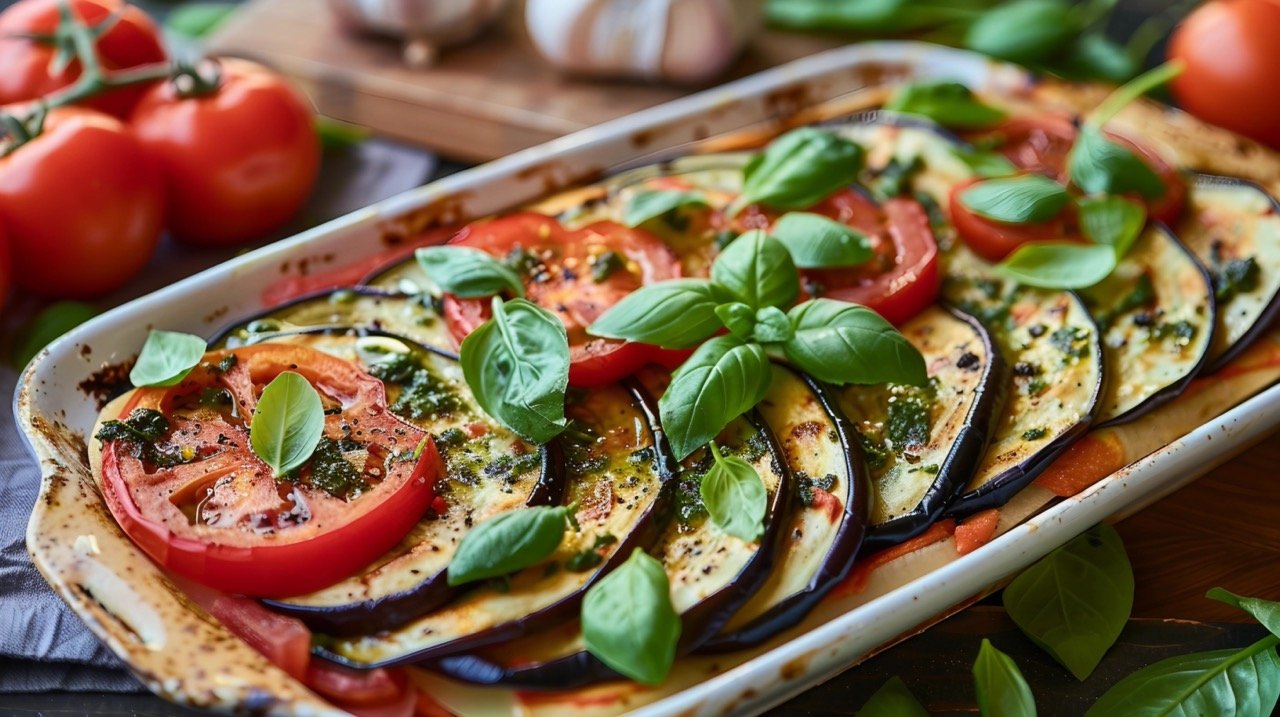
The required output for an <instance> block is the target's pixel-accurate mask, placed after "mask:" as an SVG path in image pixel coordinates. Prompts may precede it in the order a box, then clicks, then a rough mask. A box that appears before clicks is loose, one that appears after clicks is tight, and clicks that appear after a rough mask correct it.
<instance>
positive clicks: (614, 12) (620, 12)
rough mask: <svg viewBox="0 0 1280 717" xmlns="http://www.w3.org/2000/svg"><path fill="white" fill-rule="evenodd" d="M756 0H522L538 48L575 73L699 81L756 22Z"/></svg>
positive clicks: (730, 56) (759, 1) (759, 4)
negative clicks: (524, 0) (523, 0)
mask: <svg viewBox="0 0 1280 717" xmlns="http://www.w3.org/2000/svg"><path fill="white" fill-rule="evenodd" d="M763 7H764V1H763V0H526V4H525V25H526V27H527V29H528V32H529V38H530V39H531V40H532V41H533V44H534V46H535V47H536V48H537V49H538V52H540V53H541V54H542V56H543V57H545V58H546V59H547V61H549V62H550V63H551V64H552V65H555V66H556V67H558V68H560V69H562V70H565V71H568V72H572V73H576V74H583V75H592V76H600V77H626V78H636V79H643V80H666V81H669V82H676V83H680V84H702V83H706V82H709V81H710V80H713V79H715V78H716V77H718V76H720V74H722V73H723V72H724V71H725V70H726V69H728V67H729V65H730V64H731V63H732V62H733V60H734V59H735V58H737V56H738V54H739V53H740V52H741V51H742V49H743V48H744V47H745V46H746V44H747V42H748V41H749V40H750V39H751V38H752V37H753V36H754V35H755V34H756V32H758V31H759V29H760V26H761V24H762V21H763V15H764V11H763Z"/></svg>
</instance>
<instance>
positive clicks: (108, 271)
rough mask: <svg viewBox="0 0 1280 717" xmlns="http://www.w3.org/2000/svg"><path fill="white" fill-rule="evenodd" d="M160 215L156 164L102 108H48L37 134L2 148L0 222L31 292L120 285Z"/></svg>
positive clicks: (140, 262)
mask: <svg viewBox="0 0 1280 717" xmlns="http://www.w3.org/2000/svg"><path fill="white" fill-rule="evenodd" d="M2 74H3V73H0V75H2ZM163 220H164V183H163V180H162V179H161V176H160V172H159V170H158V169H157V167H156V165H155V163H154V162H153V161H152V160H151V158H150V156H149V155H147V153H146V152H145V151H144V150H143V149H142V148H141V147H140V146H139V145H138V141H137V140H136V139H134V138H133V136H131V135H130V134H129V132H128V130H127V129H125V126H124V125H123V124H121V123H120V122H119V120H116V119H114V118H112V117H109V116H107V115H104V114H101V113H98V112H93V111H90V110H82V109H71V108H67V109H59V110H54V111H53V112H51V113H50V114H49V117H48V118H47V119H46V121H45V126H44V132H43V134H41V135H40V136H38V137H36V138H35V139H33V140H31V141H29V142H27V143H26V144H24V145H22V146H20V147H18V148H17V149H16V150H14V151H13V152H12V153H11V154H9V155H8V156H6V157H3V158H0V223H3V224H4V225H5V228H6V229H7V230H8V232H7V233H8V235H9V241H10V243H11V245H12V248H13V251H12V255H13V261H14V268H15V271H14V279H15V281H16V282H17V284H18V286H20V287H22V288H23V289H25V290H27V291H30V292H32V293H37V294H44V295H48V296H56V297H59V298H70V299H88V298H93V297H96V296H100V295H102V294H105V293H107V292H109V291H112V290H114V289H117V288H119V287H121V286H123V285H124V284H125V282H127V281H129V279H131V278H133V277H134V275H136V274H137V273H138V272H139V271H141V270H142V267H144V266H145V265H146V263H147V260H148V259H150V257H151V252H152V250H153V249H154V248H155V246H156V242H157V241H159V239H160V232H161V229H162V225H163Z"/></svg>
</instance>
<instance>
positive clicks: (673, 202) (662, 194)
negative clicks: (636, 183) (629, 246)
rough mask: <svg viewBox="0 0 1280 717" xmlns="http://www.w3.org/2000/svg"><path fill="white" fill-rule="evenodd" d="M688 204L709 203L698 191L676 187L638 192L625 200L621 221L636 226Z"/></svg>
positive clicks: (700, 205)
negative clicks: (625, 206) (628, 199)
mask: <svg viewBox="0 0 1280 717" xmlns="http://www.w3.org/2000/svg"><path fill="white" fill-rule="evenodd" d="M689 206H699V207H705V206H709V205H708V204H707V198H706V197H704V196H702V195H701V194H699V193H698V192H687V191H682V190H678V189H670V190H653V191H648V192H638V193H637V194H636V195H635V196H634V197H632V198H631V201H629V202H627V208H626V209H625V210H624V211H623V212H622V223H623V224H626V225H627V226H629V227H638V226H640V225H641V224H644V223H645V222H647V221H649V220H650V219H657V218H658V217H660V216H662V215H664V214H666V213H667V212H671V211H674V210H676V209H679V208H680V207H689Z"/></svg>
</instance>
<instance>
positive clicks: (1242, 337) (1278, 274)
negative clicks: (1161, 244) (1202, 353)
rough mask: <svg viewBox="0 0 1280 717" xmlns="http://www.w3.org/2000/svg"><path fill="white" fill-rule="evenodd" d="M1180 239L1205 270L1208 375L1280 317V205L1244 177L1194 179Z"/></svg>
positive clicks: (1179, 229)
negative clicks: (1213, 326)
mask: <svg viewBox="0 0 1280 717" xmlns="http://www.w3.org/2000/svg"><path fill="white" fill-rule="evenodd" d="M1188 202H1189V207H1188V208H1187V214H1186V217H1185V218H1184V219H1183V220H1182V222H1180V223H1179V224H1178V238H1180V239H1182V241H1183V242H1184V243H1186V245H1187V248H1188V249H1190V250H1191V251H1192V253H1194V254H1195V255H1196V257H1197V258H1199V259H1200V263H1201V264H1203V265H1204V266H1205V267H1207V268H1208V269H1209V275H1210V277H1212V279H1213V286H1214V292H1215V298H1216V299H1217V302H1218V328H1217V333H1216V334H1215V335H1214V340H1213V347H1212V348H1210V349H1209V367H1208V368H1207V369H1206V371H1207V372H1213V371H1216V370H1218V369H1219V368H1221V367H1222V366H1223V365H1224V364H1226V363H1227V362H1228V361H1230V360H1231V359H1233V358H1235V357H1236V356H1238V355H1239V354H1240V352H1241V351H1243V350H1244V349H1246V348H1247V347H1248V346H1249V344H1250V343H1252V342H1253V340H1254V339H1256V338H1257V337H1258V336H1260V335H1262V334H1263V333H1264V332H1266V331H1267V330H1268V329H1269V328H1270V327H1271V324H1272V320H1273V319H1274V318H1275V317H1276V315H1277V314H1280V202H1277V201H1276V199H1275V197H1272V196H1271V195H1270V194H1268V193H1267V192H1266V190H1264V189H1263V188H1262V187H1260V186H1258V185H1256V184H1254V183H1252V182H1247V181H1245V180H1243V179H1234V178H1230V177H1215V176H1211V175H1207V174H1202V175H1199V176H1197V177H1196V179H1195V183H1194V184H1193V185H1192V187H1191V193H1190V195H1189V196H1188Z"/></svg>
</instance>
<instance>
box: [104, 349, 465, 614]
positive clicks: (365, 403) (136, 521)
mask: <svg viewBox="0 0 1280 717" xmlns="http://www.w3.org/2000/svg"><path fill="white" fill-rule="evenodd" d="M228 353H233V354H235V356H236V357H237V362H236V364H235V366H234V367H232V368H231V369H230V370H227V371H225V372H219V371H218V370H216V369H214V368H212V367H211V366H210V364H216V363H217V362H218V361H220V360H221V359H222V358H223V357H225V356H226V355H227V354H228ZM286 370H291V371H296V372H297V373H299V374H301V375H302V376H304V377H305V378H306V379H307V380H308V381H309V382H311V383H312V385H314V386H315V387H316V390H317V391H319V392H320V394H321V396H322V397H323V398H324V400H326V401H327V402H328V404H329V405H330V408H331V409H333V410H331V411H329V412H327V414H326V419H325V434H326V435H327V436H328V437H329V438H331V439H334V440H341V439H343V438H346V439H349V440H354V441H356V442H358V443H360V444H362V445H363V446H364V448H365V449H366V450H368V451H369V456H370V457H369V460H368V461H367V462H366V467H365V474H364V479H365V481H366V482H367V483H368V484H369V486H370V487H369V488H367V489H366V490H365V491H364V492H363V493H360V494H357V495H356V496H354V497H348V498H343V497H337V496H334V495H331V494H329V493H327V492H325V491H324V490H322V489H320V488H319V487H316V486H314V485H312V484H311V482H310V480H309V479H308V476H309V475H310V470H311V469H310V467H309V466H303V467H302V468H301V469H300V474H301V476H302V478H301V479H300V480H298V481H296V482H292V481H287V482H280V481H277V480H276V479H275V478H274V477H273V476H272V473H271V469H270V468H268V467H267V466H266V464H264V463H263V462H262V461H261V460H260V459H259V458H258V457H257V456H256V455H255V454H254V453H253V451H252V450H251V449H250V447H249V436H248V428H247V426H246V425H245V422H244V420H243V419H242V418H241V417H242V416H252V415H253V409H254V407H255V405H256V404H257V396H258V395H259V394H260V392H261V389H262V387H263V386H265V385H266V384H267V383H269V382H270V381H271V380H272V379H274V378H275V377H276V376H278V375H279V374H280V373H281V372H283V371H286ZM210 388H212V389H214V390H225V391H226V392H227V393H229V394H230V397H231V406H232V407H231V408H228V409H222V410H220V409H218V408H210V407H207V406H203V405H201V402H200V401H199V396H200V395H201V393H202V392H203V391H204V390H205V389H210ZM386 405H387V404H386V393H385V388H384V386H383V384H382V382H381V381H379V380H378V379H376V378H373V377H372V376H369V375H368V374H366V373H364V372H362V371H360V370H359V369H358V368H357V367H356V366H355V365H354V364H352V363H350V362H347V361H344V360H342V359H339V358H336V357H334V356H331V355H329V354H325V353H321V352H319V351H316V350H314V349H309V348H306V347H302V346H297V345H282V344H260V345H256V346H250V347H246V348H241V349H235V350H233V351H217V352H212V353H210V354H208V355H207V356H206V359H205V362H204V363H203V364H202V365H201V366H199V367H197V368H196V369H195V370H194V371H192V372H191V374H190V375H189V376H188V377H187V378H186V379H184V380H183V381H182V382H181V383H179V384H178V385H177V386H175V387H173V388H168V389H144V390H142V391H140V396H139V400H138V401H137V406H139V407H141V408H150V409H154V410H158V411H160V412H161V413H163V414H164V415H165V416H166V417H167V418H168V419H169V430H168V431H167V432H166V434H165V435H164V436H163V437H162V438H161V439H160V441H159V442H158V444H157V446H158V447H159V448H161V449H162V450H179V449H184V448H185V449H186V450H190V451H194V454H195V460H193V461H192V462H189V463H183V464H179V465H176V466H170V467H164V466H159V465H155V464H153V463H152V462H151V461H150V460H149V459H148V458H147V457H146V454H145V453H141V452H140V451H138V450H136V449H135V448H134V446H132V445H131V444H128V443H124V442H122V441H111V442H108V443H106V445H104V446H103V456H102V479H103V495H104V497H105V499H106V502H107V506H108V507H109V508H110V509H111V512H112V514H113V515H114V516H115V518H116V521H117V522H118V523H119V524H120V526H121V528H123V529H124V531H125V533H126V534H127V535H128V536H129V537H130V538H131V539H132V540H133V541H134V542H135V543H137V544H138V546H139V547H140V548H142V550H143V551H145V552H146V553H147V554H148V555H150V556H151V558H152V559H153V560H155V561H156V562H158V563H160V564H161V565H163V566H164V567H165V568H167V569H168V570H171V571H172V572H174V573H177V574H179V575H182V576H184V577H187V578H190V579H192V580H197V581H199V582H201V583H203V584H205V585H208V586H210V587H213V588H217V589H219V590H225V591H227V592H233V593H240V594H244V595H252V596H256V597H285V596H289V595H298V594H301V593H306V592H311V591H313V590H318V589H320V588H323V587H326V586H328V585H331V584H333V583H334V582H337V581H338V580H341V579H342V578H345V577H347V576H349V575H351V574H352V573H354V572H355V571H357V570H359V569H360V568H363V567H364V566H366V565H368V563H369V562H370V561H372V560H374V559H375V558H377V557H378V556H379V555H382V554H383V553H384V552H385V551H387V550H388V549H390V548H391V547H392V546H394V545H395V544H396V543H397V542H398V541H399V540H400V539H401V538H403V537H404V536H405V534H406V533H408V532H409V530H410V529H411V528H412V527H413V526H414V524H416V523H417V522H418V520H419V519H420V518H421V517H422V515H423V514H424V513H425V512H426V510H427V507H428V506H429V505H430V504H431V501H432V499H433V498H434V497H435V490H434V486H435V481H436V479H437V477H438V475H439V473H440V465H439V464H440V458H439V456H438V455H437V453H436V451H435V444H434V443H433V442H432V441H429V440H426V441H425V446H424V450H423V451H422V456H421V458H420V459H419V460H417V461H416V462H405V461H398V460H395V459H394V455H395V454H397V453H403V452H405V451H412V450H414V448H415V447H416V446H418V445H419V443H420V442H422V441H424V439H425V438H426V437H427V434H426V433H425V432H423V431H422V430H420V429H418V428H416V427H414V426H411V425H409V424H407V423H404V422H402V421H400V420H399V419H398V418H396V417H395V416H394V415H392V414H391V413H390V412H389V411H388V410H387V407H386ZM379 457H380V458H381V460H376V458H379Z"/></svg>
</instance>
